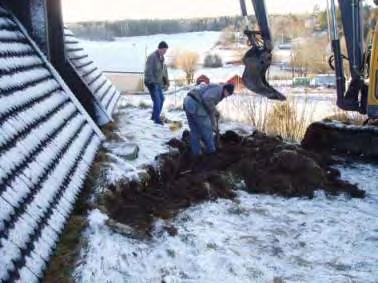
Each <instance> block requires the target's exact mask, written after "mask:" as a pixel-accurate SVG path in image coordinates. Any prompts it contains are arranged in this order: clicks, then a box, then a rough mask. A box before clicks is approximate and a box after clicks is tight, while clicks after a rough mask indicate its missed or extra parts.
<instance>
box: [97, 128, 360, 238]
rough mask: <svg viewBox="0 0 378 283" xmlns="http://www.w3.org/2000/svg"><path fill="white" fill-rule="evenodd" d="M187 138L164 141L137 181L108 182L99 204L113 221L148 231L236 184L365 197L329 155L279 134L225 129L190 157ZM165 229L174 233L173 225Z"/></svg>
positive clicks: (253, 189) (287, 193) (259, 190)
mask: <svg viewBox="0 0 378 283" xmlns="http://www.w3.org/2000/svg"><path fill="white" fill-rule="evenodd" d="M188 138H189V137H188V133H187V132H184V134H183V138H182V139H181V140H178V139H172V140H170V141H169V143H168V144H169V145H170V146H171V147H172V148H175V149H177V150H176V151H173V152H171V153H167V154H162V155H159V156H158V157H157V158H156V159H157V161H158V166H157V167H156V168H154V167H152V166H148V167H146V171H147V174H145V176H144V177H143V178H142V180H141V181H129V182H124V183H120V184H117V185H112V186H110V187H109V190H108V192H107V193H106V194H105V196H104V198H103V204H104V207H105V209H106V211H107V213H108V214H109V216H110V217H111V218H112V219H113V220H114V222H115V223H122V224H126V225H127V226H128V227H129V226H131V227H132V228H134V229H136V230H137V231H139V232H141V233H142V234H146V235H148V234H149V232H150V231H151V228H152V226H153V223H154V220H155V219H156V218H160V219H170V218H172V217H174V216H175V215H176V214H177V213H178V212H179V211H180V210H182V209H185V208H188V207H190V206H192V205H195V204H198V203H201V202H204V201H208V200H216V199H217V198H225V199H233V198H235V196H236V190H237V189H240V188H242V189H244V190H246V191H247V192H249V193H253V194H269V195H277V196H282V197H286V198H289V197H306V198H312V197H314V192H315V191H316V190H319V189H321V190H324V191H325V193H326V194H327V195H337V194H341V193H344V194H346V195H348V196H350V197H355V198H362V197H364V196H365V192H364V191H363V190H360V189H358V187H357V186H356V185H354V184H350V183H348V182H346V181H343V180H341V179H340V172H339V171H338V170H337V169H334V168H332V167H331V165H333V164H334V163H335V161H334V160H333V159H332V158H331V157H330V156H329V155H321V154H317V153H314V152H311V151H308V150H305V149H303V148H302V147H300V146H299V145H293V144H288V143H285V142H283V141H282V139H281V138H279V137H269V136H266V135H264V134H262V133H259V132H255V133H254V134H253V135H250V136H240V135H238V134H236V133H235V132H232V131H228V132H226V133H225V134H223V135H222V136H221V148H220V149H219V151H218V152H217V153H216V154H213V155H209V156H203V157H201V158H193V157H192V156H191V154H190V149H189V143H188ZM167 231H168V232H169V233H170V234H171V235H174V234H175V233H176V230H175V229H174V227H167Z"/></svg>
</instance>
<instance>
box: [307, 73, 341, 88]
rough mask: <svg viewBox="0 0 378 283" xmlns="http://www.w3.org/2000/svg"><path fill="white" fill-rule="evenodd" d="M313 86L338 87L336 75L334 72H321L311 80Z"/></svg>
mask: <svg viewBox="0 0 378 283" xmlns="http://www.w3.org/2000/svg"><path fill="white" fill-rule="evenodd" d="M310 86H312V87H336V76H335V75H334V74H320V75H317V76H315V77H314V78H312V79H311V81H310Z"/></svg>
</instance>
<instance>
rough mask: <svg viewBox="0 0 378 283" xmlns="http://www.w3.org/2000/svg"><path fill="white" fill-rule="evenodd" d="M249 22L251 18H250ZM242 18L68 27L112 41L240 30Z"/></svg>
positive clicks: (120, 22) (92, 24)
mask: <svg viewBox="0 0 378 283" xmlns="http://www.w3.org/2000/svg"><path fill="white" fill-rule="evenodd" d="M251 21H253V18H252V17H251ZM243 26H244V19H243V18H242V17H219V18H202V19H177V20H122V21H115V22H82V23H75V24H69V25H68V27H69V28H70V29H71V30H72V31H73V32H74V33H75V34H76V36H78V37H81V38H86V39H90V40H113V39H114V38H115V37H125V36H138V35H152V34H159V33H164V34H173V33H182V32H196V31H221V30H223V29H225V28H226V27H232V28H234V29H235V30H240V29H242V28H243Z"/></svg>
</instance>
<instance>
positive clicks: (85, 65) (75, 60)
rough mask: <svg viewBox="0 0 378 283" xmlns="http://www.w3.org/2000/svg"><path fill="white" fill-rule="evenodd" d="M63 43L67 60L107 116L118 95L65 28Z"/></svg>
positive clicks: (111, 110)
mask: <svg viewBox="0 0 378 283" xmlns="http://www.w3.org/2000/svg"><path fill="white" fill-rule="evenodd" d="M64 41H65V47H66V52H67V55H68V58H69V60H70V62H71V63H72V65H73V66H74V68H75V69H76V71H77V72H78V73H79V75H80V76H81V78H82V80H83V81H84V82H86V84H87V85H88V87H89V89H90V90H91V91H92V93H93V95H95V96H96V98H97V99H98V100H99V101H100V102H101V104H102V105H103V106H104V108H105V109H106V111H107V112H108V114H109V115H111V113H112V112H113V109H114V107H115V105H116V103H117V101H118V99H119V96H120V93H119V91H118V90H117V89H116V88H115V87H114V85H113V84H112V83H111V82H110V81H109V80H108V79H107V78H106V77H105V76H104V75H103V73H102V71H100V70H99V69H98V67H97V66H96V65H95V64H94V62H93V61H92V60H91V58H89V56H88V54H87V53H86V52H85V50H84V49H83V48H82V47H81V45H80V42H79V40H78V39H77V38H76V37H75V36H74V34H73V33H72V32H71V31H70V30H69V29H67V28H65V29H64Z"/></svg>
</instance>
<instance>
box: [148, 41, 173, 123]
mask: <svg viewBox="0 0 378 283" xmlns="http://www.w3.org/2000/svg"><path fill="white" fill-rule="evenodd" d="M167 49H168V44H167V43H166V42H165V41H162V42H160V43H159V46H158V49H157V50H156V51H154V52H153V53H152V54H150V55H149V56H148V58H147V61H146V67H145V69H144V84H145V85H146V87H147V88H148V91H149V92H150V95H151V99H152V103H153V108H152V116H151V119H152V120H153V121H154V122H155V123H157V124H163V122H162V121H161V119H160V114H161V110H162V109H163V103H164V94H163V89H168V87H169V79H168V72H167V66H166V65H165V64H164V55H165V53H166V52H167Z"/></svg>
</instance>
